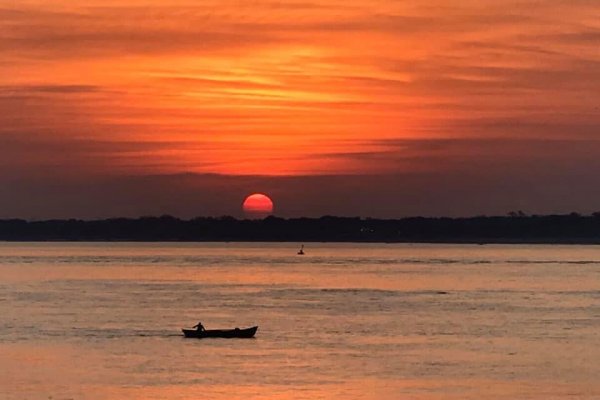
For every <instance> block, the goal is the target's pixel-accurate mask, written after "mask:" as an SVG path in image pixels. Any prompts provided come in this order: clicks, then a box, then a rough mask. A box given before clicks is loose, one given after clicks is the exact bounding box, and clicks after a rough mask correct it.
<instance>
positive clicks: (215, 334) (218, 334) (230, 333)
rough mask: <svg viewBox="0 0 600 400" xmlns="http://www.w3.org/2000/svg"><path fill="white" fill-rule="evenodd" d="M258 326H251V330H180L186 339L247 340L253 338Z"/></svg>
mask: <svg viewBox="0 0 600 400" xmlns="http://www.w3.org/2000/svg"><path fill="white" fill-rule="evenodd" d="M257 329H258V326H253V327H252V328H246V329H240V328H235V329H206V330H203V331H199V330H197V329H182V330H181V331H182V332H183V336H185V337H186V338H196V339H203V338H227V339H231V338H240V339H249V338H252V337H254V335H255V334H256V331H257Z"/></svg>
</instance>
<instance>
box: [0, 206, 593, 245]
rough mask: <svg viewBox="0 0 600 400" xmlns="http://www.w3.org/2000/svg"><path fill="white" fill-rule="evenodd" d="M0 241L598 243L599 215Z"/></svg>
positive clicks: (146, 228)
mask: <svg viewBox="0 0 600 400" xmlns="http://www.w3.org/2000/svg"><path fill="white" fill-rule="evenodd" d="M0 240H3V241H294V242H310V241H319V242H432V243H444V242H447V243H599V244H600V213H594V214H592V215H587V216H584V215H580V214H576V213H571V214H565V215H532V216H529V215H525V214H524V213H522V212H512V213H510V214H509V215H507V216H491V217H490V216H480V217H469V218H446V217H440V218H434V217H411V218H401V219H372V218H359V217H356V218H348V217H335V216H324V217H320V218H288V219H285V218H279V217H274V216H270V217H267V218H265V219H258V220H248V219H236V218H233V217H229V216H224V217H216V218H215V217H199V218H193V219H188V220H185V219H179V218H175V217H172V216H168V215H164V216H160V217H141V218H111V219H103V220H78V219H68V220H46V221H27V220H22V219H5V220H0Z"/></svg>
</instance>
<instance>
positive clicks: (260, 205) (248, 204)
mask: <svg viewBox="0 0 600 400" xmlns="http://www.w3.org/2000/svg"><path fill="white" fill-rule="evenodd" d="M242 209H243V210H244V214H245V215H246V216H247V217H250V218H264V217H267V216H269V215H270V214H271V213H273V200H271V199H270V198H269V196H267V195H264V194H262V193H254V194H251V195H250V196H248V197H246V199H245V200H244V203H243V205H242Z"/></svg>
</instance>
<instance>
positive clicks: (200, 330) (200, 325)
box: [193, 322, 205, 332]
mask: <svg viewBox="0 0 600 400" xmlns="http://www.w3.org/2000/svg"><path fill="white" fill-rule="evenodd" d="M193 328H196V329H197V330H198V332H202V331H205V329H204V325H202V322H198V324H197V325H194V326H193Z"/></svg>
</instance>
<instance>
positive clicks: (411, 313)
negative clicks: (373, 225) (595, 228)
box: [0, 243, 600, 400]
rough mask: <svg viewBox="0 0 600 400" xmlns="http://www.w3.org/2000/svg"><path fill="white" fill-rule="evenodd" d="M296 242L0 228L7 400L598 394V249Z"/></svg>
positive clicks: (1, 378)
mask: <svg viewBox="0 0 600 400" xmlns="http://www.w3.org/2000/svg"><path fill="white" fill-rule="evenodd" d="M297 249H298V246H297V245H295V244H272V243H269V244H240V243H218V244H216V243H208V244H196V243H194V244H191V243H190V244H181V243H168V244H157V243H151V244H150V243H146V244H141V243H135V244H134V243H93V244H92V243H0V399H2V400H13V399H14V400H24V399H32V400H37V399H44V400H48V399H53V400H66V399H110V400H138V399H139V400H142V399H144V400H145V399H169V400H178V399H180V400H183V399H186V400H191V399H201V398H206V399H244V400H248V399H344V400H346V399H349V400H351V399H384V400H385V399H478V400H479V399H544V400H546V399H568V398H571V399H598V398H600V247H596V246H512V245H510V246H504V245H486V246H476V245H405V244H400V245H397V244H307V246H306V249H305V250H306V255H304V256H297V255H296V251H297ZM198 321H202V322H203V324H204V325H205V326H206V327H207V328H208V329H210V328H233V327H247V326H253V325H259V331H258V333H257V336H256V338H255V339H249V340H235V339H230V340H227V339H204V340H197V339H183V338H182V336H181V335H180V329H181V328H182V327H190V326H192V325H195V324H196V323H197V322H198Z"/></svg>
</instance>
